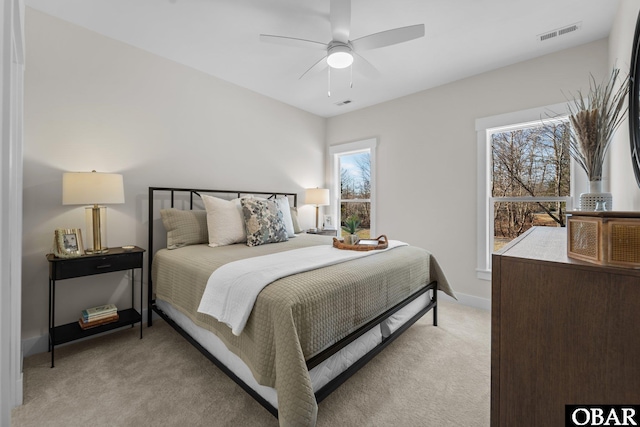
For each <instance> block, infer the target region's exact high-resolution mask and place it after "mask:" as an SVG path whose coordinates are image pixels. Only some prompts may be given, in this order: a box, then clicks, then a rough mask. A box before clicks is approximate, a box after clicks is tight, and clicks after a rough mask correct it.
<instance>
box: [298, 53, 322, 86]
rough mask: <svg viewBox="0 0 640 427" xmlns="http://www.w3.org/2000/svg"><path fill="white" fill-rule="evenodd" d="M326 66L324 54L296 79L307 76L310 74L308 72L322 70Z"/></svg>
mask: <svg viewBox="0 0 640 427" xmlns="http://www.w3.org/2000/svg"><path fill="white" fill-rule="evenodd" d="M326 67H327V56H326V55H325V56H323V57H322V58H320V59H319V60H318V62H316V63H315V64H313V65H312V66H311V67H309V69H308V70H307V71H305V72H304V73H302V75H301V76H300V77H298V80H301V79H302V78H303V77H304V76H307V75H310V74H314V73H315V72H317V71H322V70H323V69H325V68H326Z"/></svg>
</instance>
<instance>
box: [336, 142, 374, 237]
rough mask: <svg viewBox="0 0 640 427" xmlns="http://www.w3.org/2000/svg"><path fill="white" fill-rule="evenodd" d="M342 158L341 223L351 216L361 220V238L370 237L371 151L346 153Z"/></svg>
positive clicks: (359, 233) (359, 234)
mask: <svg viewBox="0 0 640 427" xmlns="http://www.w3.org/2000/svg"><path fill="white" fill-rule="evenodd" d="M339 159H340V224H341V225H344V223H345V220H346V219H347V218H349V217H351V216H357V217H358V219H359V220H360V228H361V229H360V231H359V232H358V236H360V238H369V237H370V228H371V156H370V153H369V151H365V152H359V153H353V154H344V155H341V156H340V157H339Z"/></svg>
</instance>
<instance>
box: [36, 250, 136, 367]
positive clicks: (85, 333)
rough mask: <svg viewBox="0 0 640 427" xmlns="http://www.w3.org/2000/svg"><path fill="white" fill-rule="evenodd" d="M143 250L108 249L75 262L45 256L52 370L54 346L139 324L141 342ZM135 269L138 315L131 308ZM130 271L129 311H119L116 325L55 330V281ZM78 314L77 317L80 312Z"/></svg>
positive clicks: (67, 326)
mask: <svg viewBox="0 0 640 427" xmlns="http://www.w3.org/2000/svg"><path fill="white" fill-rule="evenodd" d="M143 253H144V249H141V248H139V247H137V246H135V247H134V248H133V249H131V250H127V251H125V250H124V249H123V248H109V252H107V253H103V254H95V255H94V254H87V255H83V256H81V257H77V258H56V257H55V256H54V255H53V254H47V261H49V350H50V351H51V367H52V368H53V366H54V365H53V361H54V349H55V346H56V345H60V344H64V343H68V342H71V341H75V340H77V339H80V338H85V337H89V336H91V335H95V334H99V333H102V332H106V331H110V330H112V329H116V328H121V327H123V326H129V325H131V327H133V325H134V324H135V323H138V322H140V339H142V314H141V313H142V276H143V272H142V254H143ZM136 268H139V269H140V312H138V311H137V310H136V309H135V308H134V307H133V304H134V289H135V278H134V277H135V276H134V271H135V269H136ZM123 270H131V308H127V309H124V310H118V315H119V319H118V321H116V322H112V323H107V324H105V325H100V326H96V327H93V328H90V329H85V330H83V329H82V328H80V325H79V324H78V321H77V320H76V321H75V322H72V323H67V324H66V325H59V326H56V321H55V316H56V281H57V280H64V279H71V278H74V277H85V276H91V275H94V274H104V273H110V272H114V271H123ZM85 308H87V307H80V309H79V310H78V315H79V316H78V317H80V312H81V310H82V309H85Z"/></svg>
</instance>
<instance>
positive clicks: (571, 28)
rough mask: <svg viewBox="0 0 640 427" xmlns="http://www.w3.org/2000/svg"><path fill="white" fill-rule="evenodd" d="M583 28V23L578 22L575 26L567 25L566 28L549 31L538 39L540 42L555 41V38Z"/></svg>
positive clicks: (538, 36) (539, 35)
mask: <svg viewBox="0 0 640 427" xmlns="http://www.w3.org/2000/svg"><path fill="white" fill-rule="evenodd" d="M580 28H582V22H577V23H575V24H571V25H567V26H566V27H562V28H557V29H555V30H551V31H547V32H546V33H543V34H538V35H537V36H536V38H537V39H538V41H541V42H543V41H545V40H549V39H553V38H555V37H560V36H564V35H565V34H569V33H573V32H574V31H578V30H579V29H580Z"/></svg>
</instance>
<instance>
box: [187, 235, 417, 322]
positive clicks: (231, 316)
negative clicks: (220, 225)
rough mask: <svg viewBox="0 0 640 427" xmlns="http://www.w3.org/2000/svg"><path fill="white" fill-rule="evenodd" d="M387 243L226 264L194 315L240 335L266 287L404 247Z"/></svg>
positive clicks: (314, 249) (302, 250)
mask: <svg viewBox="0 0 640 427" xmlns="http://www.w3.org/2000/svg"><path fill="white" fill-rule="evenodd" d="M406 245H407V244H406V243H404V242H400V241H398V240H389V246H388V248H387V249H382V250H372V251H349V250H341V249H336V248H334V247H333V246H330V245H326V246H311V247H307V248H300V249H294V250H291V251H286V252H279V253H275V254H270V255H264V256H259V257H254V258H247V259H243V260H239V261H234V262H230V263H228V264H225V265H223V266H222V267H220V268H218V269H217V270H215V271H214V272H213V273H212V274H211V276H210V277H209V280H208V281H207V286H206V288H205V290H204V294H203V295H202V299H201V300H200V306H199V307H198V312H200V313H205V314H208V315H210V316H213V317H215V318H216V319H218V320H219V321H220V322H222V323H224V324H226V325H227V326H229V327H230V328H231V331H232V332H233V334H234V335H240V333H241V332H242V330H243V329H244V326H245V325H246V323H247V320H248V319H249V315H250V314H251V310H252V309H253V305H254V304H255V302H256V298H258V294H259V293H260V291H262V289H263V288H264V287H265V286H267V285H268V284H270V283H272V282H274V281H276V280H278V279H280V278H282V277H286V276H290V275H292V274H297V273H302V272H305V271H309V270H313V269H316V268H320V267H326V266H329V265H333V264H338V263H341V262H345V261H349V260H352V259H355V258H361V257H364V256H370V255H374V254H376V253H380V252H384V251H388V250H391V249H393V248H396V247H398V246H406Z"/></svg>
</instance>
